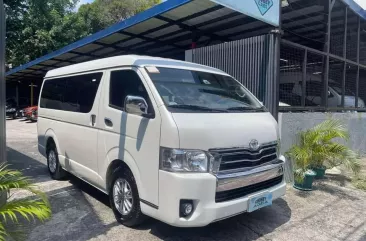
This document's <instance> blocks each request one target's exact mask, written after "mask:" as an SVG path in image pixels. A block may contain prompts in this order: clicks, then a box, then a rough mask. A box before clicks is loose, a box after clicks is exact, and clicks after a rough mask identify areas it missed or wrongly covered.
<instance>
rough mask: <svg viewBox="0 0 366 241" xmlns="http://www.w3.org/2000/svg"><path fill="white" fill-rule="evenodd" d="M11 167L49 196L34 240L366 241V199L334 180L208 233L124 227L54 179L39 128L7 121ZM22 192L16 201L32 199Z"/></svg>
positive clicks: (85, 188)
mask: <svg viewBox="0 0 366 241" xmlns="http://www.w3.org/2000/svg"><path fill="white" fill-rule="evenodd" d="M6 124H7V146H8V162H9V163H10V164H12V167H13V168H16V169H19V170H22V171H23V172H24V173H25V175H28V176H30V177H32V178H33V179H34V181H35V183H36V184H37V185H38V186H39V187H40V189H42V190H43V191H44V192H46V193H47V195H48V196H49V199H50V202H51V206H52V212H53V215H52V218H51V219H50V220H49V221H47V222H46V223H43V224H41V223H32V224H29V225H28V226H27V229H28V240H32V241H40V240H47V241H48V240H49V241H64V240H78V241H86V240H101V241H102V240H105V241H114V240H262V241H263V240H293V241H296V240H331V241H334V240H352V241H361V240H363V241H366V193H365V192H362V191H359V190H356V189H353V188H352V187H350V185H349V184H348V181H347V180H346V179H344V178H339V177H336V178H333V177H330V178H328V179H327V180H325V181H323V182H321V183H317V184H316V190H315V191H313V192H298V191H296V190H295V189H293V188H292V187H291V186H289V187H288V192H287V194H286V196H285V197H284V198H281V199H279V200H276V201H275V202H274V204H273V205H272V206H271V207H266V208H263V209H261V210H259V211H256V212H253V213H246V214H242V215H239V216H236V217H233V218H230V219H227V220H223V221H220V222H218V223H214V224H211V225H209V226H207V227H203V228H188V229H182V228H175V227H171V226H169V225H166V224H164V223H162V222H159V221H156V220H153V219H149V220H147V222H146V223H145V224H143V225H142V226H140V227H138V228H136V229H131V228H126V227H124V226H122V225H119V224H118V223H117V222H116V221H115V219H114V216H113V213H112V211H111V210H110V208H109V204H108V197H107V196H106V195H105V194H103V193H101V192H100V191H98V190H96V189H94V188H93V187H91V186H89V185H88V184H86V183H84V182H82V181H80V180H78V179H77V178H75V177H72V176H71V177H70V178H69V179H68V180H65V181H54V180H52V179H50V177H49V176H48V172H47V167H46V159H45V158H44V157H42V156H41V155H40V154H39V153H38V150H37V134H36V123H28V122H25V121H21V120H8V121H7V123H6ZM27 195H28V193H24V192H17V193H16V194H15V195H14V197H15V198H22V197H26V196H27Z"/></svg>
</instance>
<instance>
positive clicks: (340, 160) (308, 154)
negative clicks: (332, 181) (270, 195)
mask: <svg viewBox="0 0 366 241" xmlns="http://www.w3.org/2000/svg"><path fill="white" fill-rule="evenodd" d="M336 139H337V140H348V139H349V134H348V132H347V130H346V128H345V127H344V125H343V124H342V122H341V121H339V120H333V119H330V120H326V121H324V122H322V123H320V124H318V125H316V126H314V127H313V128H310V129H308V130H305V131H302V132H300V133H299V135H298V140H297V143H296V144H295V145H293V146H292V147H291V148H290V149H289V151H288V152H287V153H286V154H287V156H288V158H289V159H291V160H292V161H293V162H294V164H295V172H294V176H295V187H297V188H299V187H301V186H302V184H308V185H307V187H306V188H305V189H311V188H310V181H311V180H312V179H313V178H314V177H316V178H322V177H324V174H325V170H326V169H327V168H333V167H336V166H340V165H344V166H346V167H347V168H348V169H350V170H352V171H353V172H354V173H355V174H356V173H358V172H359V170H360V164H359V162H358V157H357V154H356V153H355V152H354V151H352V150H350V149H349V148H348V147H347V146H345V145H343V144H340V143H338V142H335V140H336ZM310 170H311V171H312V172H311V171H310Z"/></svg>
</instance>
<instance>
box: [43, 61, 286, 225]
mask: <svg viewBox="0 0 366 241" xmlns="http://www.w3.org/2000/svg"><path fill="white" fill-rule="evenodd" d="M38 112H39V113H38V124H37V127H38V128H37V130H38V149H39V151H40V153H41V154H42V155H44V156H45V157H46V158H47V165H48V169H49V173H50V175H51V177H53V178H54V179H61V178H62V177H64V176H65V173H66V172H70V173H72V174H74V175H75V176H77V177H79V178H81V179H82V180H84V181H86V182H88V183H90V184H91V185H93V186H95V187H96V188H98V189H100V190H101V191H103V192H105V193H106V194H108V195H109V198H110V204H111V208H112V210H113V212H114V214H115V217H116V219H117V220H118V221H119V222H121V223H123V224H124V225H126V226H134V225H137V224H139V223H141V221H142V220H143V216H144V215H148V216H151V217H153V218H156V219H159V220H161V221H163V222H166V223H168V224H170V225H173V226H179V227H196V226H205V225H208V224H209V223H212V222H216V221H218V220H221V219H225V218H229V217H231V216H234V215H238V214H240V213H243V212H253V211H255V210H257V209H260V208H262V207H264V206H269V205H271V204H272V201H273V200H274V199H277V198H279V197H280V196H282V195H284V194H285V191H286V183H285V181H284V178H283V173H284V162H285V159H284V157H283V156H281V155H280V154H279V153H278V148H277V147H278V143H277V142H278V139H279V136H278V133H279V132H278V125H277V122H276V121H275V119H274V118H273V117H272V115H271V114H270V113H269V112H268V111H267V110H266V108H264V106H263V105H262V104H260V102H259V101H258V100H257V99H256V98H255V97H254V95H253V94H251V93H250V92H249V91H248V90H247V89H246V88H245V87H244V86H243V85H241V84H240V83H239V82H238V81H236V80H235V79H234V78H233V77H231V76H230V75H228V74H227V73H225V72H223V71H221V70H218V69H215V68H211V67H207V66H203V65H198V64H193V63H188V62H183V61H176V60H170V59H163V58H152V57H145V56H135V55H127V56H118V57H111V58H105V59H100V60H95V61H90V62H84V63H81V64H76V65H71V66H67V67H63V68H59V69H55V70H51V71H49V72H48V73H47V74H46V76H45V80H44V82H43V86H42V89H41V97H40V103H39V109H38Z"/></svg>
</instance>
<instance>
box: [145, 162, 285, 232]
mask: <svg viewBox="0 0 366 241" xmlns="http://www.w3.org/2000/svg"><path fill="white" fill-rule="evenodd" d="M280 166H281V168H283V166H284V163H283V162H282V164H281V165H280ZM262 171H263V170H262ZM278 171H281V170H280V167H279V166H277V165H276V166H273V168H269V169H268V170H264V171H263V172H253V173H251V174H248V173H247V174H248V175H243V176H241V177H239V176H236V177H235V178H233V179H230V178H229V179H226V181H227V182H225V181H223V179H221V181H220V179H219V178H218V177H216V176H214V175H212V174H209V173H203V174H182V173H170V172H166V171H159V207H158V209H157V210H155V212H148V213H147V214H148V215H150V216H153V217H154V218H157V219H159V220H161V221H163V222H165V223H168V224H170V225H173V226H177V227H200V226H206V225H208V224H210V223H212V222H215V221H218V220H221V219H226V218H229V217H232V216H235V215H238V214H240V213H243V212H246V211H247V209H248V205H249V203H248V201H249V200H250V198H252V197H254V196H257V195H260V194H263V193H268V192H270V193H272V196H273V200H274V199H277V198H279V197H281V196H283V195H284V194H285V191H286V183H285V181H284V178H282V180H281V181H280V182H279V183H278V184H276V185H274V186H271V187H268V188H265V189H260V190H258V191H255V192H253V193H250V194H248V195H245V196H242V197H239V198H235V199H232V200H228V201H223V202H217V201H216V200H215V198H216V193H217V192H218V191H227V190H233V189H236V188H240V187H243V186H242V185H250V183H249V182H252V184H254V183H258V182H260V181H263V180H265V179H266V177H265V176H267V180H268V179H270V178H272V177H273V176H277V177H279V175H277V174H278ZM282 172H283V170H282ZM282 177H283V174H282ZM247 180H251V181H249V182H247ZM182 199H186V200H193V204H194V212H193V214H192V215H191V216H189V217H187V218H184V217H180V216H179V203H180V200H182ZM142 207H144V205H142ZM143 211H144V209H143Z"/></svg>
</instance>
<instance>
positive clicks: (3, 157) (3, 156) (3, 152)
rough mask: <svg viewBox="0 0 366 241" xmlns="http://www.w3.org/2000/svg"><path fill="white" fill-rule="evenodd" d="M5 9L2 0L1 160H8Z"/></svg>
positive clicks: (0, 77)
mask: <svg viewBox="0 0 366 241" xmlns="http://www.w3.org/2000/svg"><path fill="white" fill-rule="evenodd" d="M5 89H6V87H5V10H4V2H3V0H0V162H6V129H5V123H6V114H5V101H6V93H5Z"/></svg>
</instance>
